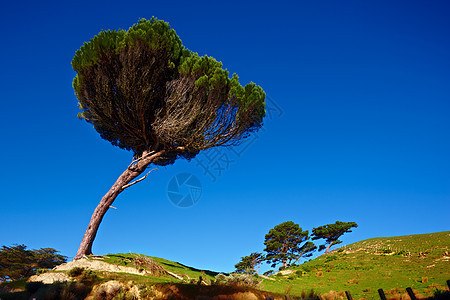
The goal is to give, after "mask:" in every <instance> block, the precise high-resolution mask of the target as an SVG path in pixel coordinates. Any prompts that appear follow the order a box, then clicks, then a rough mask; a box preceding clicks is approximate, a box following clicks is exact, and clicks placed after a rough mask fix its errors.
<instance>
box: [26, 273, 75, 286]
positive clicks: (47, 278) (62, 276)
mask: <svg viewBox="0 0 450 300" xmlns="http://www.w3.org/2000/svg"><path fill="white" fill-rule="evenodd" d="M28 281H29V282H31V281H33V282H35V281H40V282H42V283H44V284H52V283H55V282H57V281H59V282H66V281H70V277H69V276H67V274H66V273H44V274H40V275H33V276H31V277H30V279H28Z"/></svg>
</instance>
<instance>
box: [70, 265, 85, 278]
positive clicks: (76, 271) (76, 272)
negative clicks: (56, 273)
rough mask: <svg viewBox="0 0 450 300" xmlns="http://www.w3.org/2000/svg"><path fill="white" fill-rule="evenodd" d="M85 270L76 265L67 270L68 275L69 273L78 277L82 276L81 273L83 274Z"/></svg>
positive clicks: (73, 276)
mask: <svg viewBox="0 0 450 300" xmlns="http://www.w3.org/2000/svg"><path fill="white" fill-rule="evenodd" d="M84 270H85V269H84V268H81V267H75V268H72V269H70V270H69V271H67V275H69V276H70V277H72V278H76V277H78V276H80V275H81V274H83V272H84Z"/></svg>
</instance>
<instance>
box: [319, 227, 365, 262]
mask: <svg viewBox="0 0 450 300" xmlns="http://www.w3.org/2000/svg"><path fill="white" fill-rule="evenodd" d="M353 227H358V225H357V224H356V223H355V222H340V221H336V223H334V224H327V225H323V226H319V227H316V228H313V230H312V232H313V234H312V239H313V240H318V239H325V244H324V245H320V246H319V251H322V250H323V249H325V248H326V250H325V254H327V253H328V252H330V247H331V246H333V245H337V244H340V243H342V241H339V238H340V237H341V235H343V234H344V233H347V232H352V231H351V230H350V229H351V228H353ZM327 245H328V246H327Z"/></svg>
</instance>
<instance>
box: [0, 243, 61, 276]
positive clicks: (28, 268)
mask: <svg viewBox="0 0 450 300" xmlns="http://www.w3.org/2000/svg"><path fill="white" fill-rule="evenodd" d="M56 253H58V251H56V250H55V249H52V248H41V249H39V250H27V246H25V245H14V246H10V247H7V246H2V247H1V248H0V261H1V262H2V267H1V268H0V281H13V280H18V279H23V278H27V277H30V276H31V275H34V274H36V270H37V269H51V268H53V267H55V266H57V265H59V264H61V263H63V262H65V261H66V260H67V257H65V256H62V255H59V254H56Z"/></svg>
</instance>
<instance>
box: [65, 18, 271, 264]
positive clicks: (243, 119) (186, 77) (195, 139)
mask: <svg viewBox="0 0 450 300" xmlns="http://www.w3.org/2000/svg"><path fill="white" fill-rule="evenodd" d="M72 67H73V69H74V70H75V71H76V72H77V75H76V76H75V78H74V81H73V88H74V90H75V94H76V96H77V99H78V101H79V103H78V106H79V108H80V109H81V112H80V113H79V115H78V116H79V118H81V119H84V120H85V121H87V122H88V123H91V124H92V125H93V127H94V129H95V130H96V131H97V132H98V133H99V134H100V136H101V137H102V138H103V139H105V140H107V141H109V142H110V143H111V144H112V145H114V146H118V147H120V148H122V149H125V150H131V151H132V152H133V154H134V160H133V161H132V163H131V164H130V165H129V166H128V168H127V169H126V170H125V171H124V172H123V173H122V174H121V175H120V176H119V178H118V179H117V180H116V182H115V183H114V184H113V186H112V187H111V188H110V190H109V191H108V192H107V193H106V194H105V195H104V196H103V198H102V199H101V201H100V203H99V204H98V206H97V207H96V209H95V210H94V213H93V214H92V217H91V221H90V222H89V225H88V227H87V229H86V232H85V234H84V236H83V239H82V241H81V244H80V247H79V249H78V252H77V254H76V256H75V259H79V258H81V257H83V256H84V255H88V254H91V253H92V244H93V241H94V239H95V236H96V234H97V231H98V228H99V226H100V223H101V221H102V219H103V217H104V215H105V214H106V212H107V211H108V209H109V208H110V206H111V205H112V203H113V202H114V200H115V199H116V197H117V196H118V195H119V194H120V193H121V192H122V191H124V190H125V189H126V188H128V187H130V186H132V185H133V184H135V183H137V182H139V181H141V180H143V179H144V178H145V177H146V176H147V175H148V173H147V175H145V176H143V177H141V178H140V179H137V177H138V176H140V175H141V174H142V173H143V172H144V171H145V170H146V169H147V167H148V166H150V165H151V164H153V165H162V166H164V165H170V164H173V163H174V162H175V161H176V160H177V159H178V158H185V159H188V160H189V159H192V158H193V157H195V156H196V155H197V154H198V153H199V152H200V151H202V150H205V149H208V148H211V147H217V146H227V145H228V146H229V145H236V144H238V143H239V142H240V141H241V140H242V139H243V138H245V137H247V136H248V135H249V134H250V133H251V132H254V131H257V130H258V129H259V128H260V127H261V126H262V120H263V117H264V116H265V102H264V99H265V94H264V91H263V90H262V88H261V87H259V86H257V85H256V84H254V83H249V84H247V85H245V87H243V86H241V84H240V83H239V78H238V76H237V75H236V74H233V76H232V77H231V78H230V77H229V73H228V71H227V70H226V69H223V68H222V63H220V62H218V61H216V60H215V59H214V58H212V57H208V56H204V57H200V56H199V55H198V54H197V53H195V52H191V51H190V50H188V49H186V48H185V47H184V46H183V44H182V43H181V40H180V38H179V37H178V35H177V34H176V33H175V31H174V30H173V29H171V28H170V26H169V24H168V23H165V22H163V21H161V20H157V19H156V18H152V19H151V20H150V21H148V20H145V19H141V20H139V22H138V23H137V24H135V25H133V26H132V27H131V28H129V29H128V31H125V30H118V31H115V30H108V31H102V32H100V33H99V34H98V35H97V36H95V37H94V38H92V39H91V40H90V41H89V42H87V43H84V45H83V46H82V47H81V48H80V49H79V50H78V51H77V52H76V54H75V57H74V58H73V60H72ZM133 180H134V181H133Z"/></svg>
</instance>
